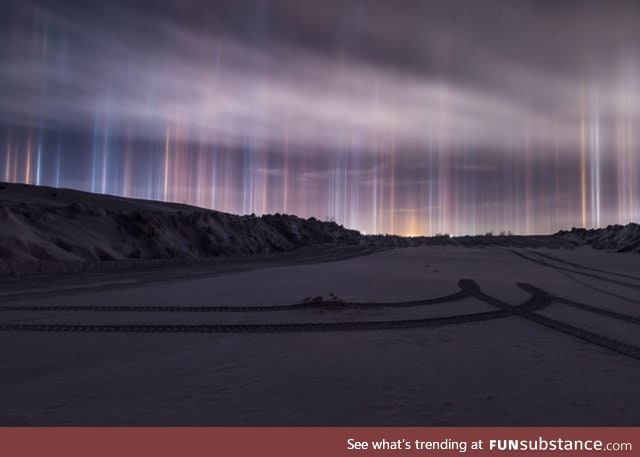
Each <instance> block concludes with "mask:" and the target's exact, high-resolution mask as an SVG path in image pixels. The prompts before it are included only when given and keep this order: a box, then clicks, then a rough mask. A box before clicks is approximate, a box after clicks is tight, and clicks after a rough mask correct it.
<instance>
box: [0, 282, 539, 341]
mask: <svg viewBox="0 0 640 457" xmlns="http://www.w3.org/2000/svg"><path fill="white" fill-rule="evenodd" d="M474 284H475V283H474ZM476 287H477V286H476ZM468 289H469V290H474V289H473V284H472V285H469V286H468ZM409 303H411V302H409ZM547 304H548V301H547V300H546V298H544V297H542V296H539V295H532V297H531V298H530V299H529V300H527V301H526V302H524V303H523V304H521V305H519V306H514V307H512V308H514V309H523V310H526V309H539V308H540V307H541V306H546V305H547ZM511 314H512V313H510V312H509V311H507V310H499V311H488V312H487V311H485V312H482V313H473V314H462V315H457V316H448V317H431V318H424V319H411V320H394V321H372V322H331V323H292V324H231V325H171V324H161V325H84V324H83V325H78V324H0V331H5V332H117V333H294V332H340V331H363V330H392V329H394V330H397V329H413V328H435V327H443V326H446V325H455V324H467V323H472V322H481V321H487V320H492V319H502V318H506V317H509V316H511Z"/></svg>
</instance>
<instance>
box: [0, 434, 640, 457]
mask: <svg viewBox="0 0 640 457" xmlns="http://www.w3.org/2000/svg"><path fill="white" fill-rule="evenodd" d="M601 453H605V454H607V455H610V456H612V457H614V456H625V457H627V456H628V457H631V456H638V455H640V427H616V428H609V427H593V428H572V427H567V428H565V427H558V428H555V427H554V428H544V427H540V428H538V427H522V428H519V427H478V428H476V427H452V428H439V427H438V428H435V427H433V428H432V427H420V428H414V427H411V428H405V427H397V428H396V427H386V428H385V427H382V428H357V427H354V428H350V427H345V428H342V427H336V428H332V427H323V428H307V427H302V428H284V427H276V428H271V427H268V428H256V427H247V428H243V427H234V428H227V427H215V428H197V427H196V428H191V427H190V428H146V427H142V428H122V427H113V428H75V427H69V428H0V455H3V456H4V455H6V456H11V457H58V456H60V457H87V456H90V457H107V456H108V457H113V456H117V457H129V456H131V457H142V456H153V457H212V456H223V457H254V456H277V457H289V456H291V457H302V456H304V457H342V456H344V457H364V456H380V457H383V456H404V457H412V456H467V455H468V456H474V457H482V456H501V455H502V456H508V455H513V456H518V457H528V456H556V455H557V456H567V457H569V456H571V457H574V456H589V455H591V456H592V455H597V454H601Z"/></svg>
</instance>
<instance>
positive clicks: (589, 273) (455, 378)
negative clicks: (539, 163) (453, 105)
mask: <svg viewBox="0 0 640 457" xmlns="http://www.w3.org/2000/svg"><path fill="white" fill-rule="evenodd" d="M342 254H344V253H342ZM342 254H336V255H335V256H334V257H333V258H334V260H333V261H322V262H320V261H318V262H314V261H313V258H314V256H313V255H311V254H310V256H309V257H304V256H301V257H298V258H296V257H295V256H293V257H279V258H277V259H276V258H275V257H274V259H276V260H269V259H267V258H265V259H263V260H262V261H256V260H250V259H249V260H244V261H242V260H229V261H228V265H225V263H224V260H217V261H215V262H212V263H211V264H210V265H209V267H208V266H207V263H206V262H200V263H196V264H193V265H188V264H185V265H181V266H179V267H173V268H169V267H167V268H160V267H158V268H148V269H146V270H140V271H135V272H134V271H132V270H131V269H130V268H129V269H126V270H123V271H121V272H118V271H117V270H116V271H111V272H97V273H82V274H80V273H77V274H71V275H57V276H54V275H49V276H47V275H41V276H33V277H21V278H15V277H14V278H10V277H6V278H1V279H0V281H1V282H2V285H3V286H4V287H2V290H0V307H1V309H2V311H1V312H0V330H3V331H0V344H2V347H3V348H4V350H3V351H2V352H1V353H0V367H1V368H0V393H1V395H0V397H1V398H2V400H1V401H0V425H204V426H206V425H380V426H385V425H465V426H466V425H629V426H638V425H640V395H638V386H639V385H640V333H639V332H638V324H639V323H640V267H638V257H637V255H634V254H616V253H606V252H602V251H594V250H592V249H589V248H585V249H575V250H550V249H531V250H524V249H514V250H510V249H505V248H488V247H487V248H457V247H439V246H432V247H419V248H407V249H395V250H387V251H382V252H377V253H374V254H371V255H366V256H358V257H351V256H350V255H342ZM316 255H319V254H318V253H316ZM349 257H351V258H349ZM331 258H332V257H331V256H325V258H324V259H323V260H330V259H331ZM335 259H338V260H335ZM461 279H472V280H474V281H475V284H477V286H478V287H479V288H480V290H481V294H480V295H478V294H475V295H474V293H467V294H466V295H464V296H462V297H459V296H458V297H457V298H458V299H454V298H445V299H443V300H442V302H439V303H431V302H423V303H420V300H425V299H433V298H436V297H449V296H454V294H460V293H461V289H460V284H459V281H460V280H461ZM517 283H529V284H531V285H533V286H535V287H537V288H539V289H541V290H542V291H544V292H541V291H538V292H536V293H535V294H533V296H534V298H536V297H537V298H536V300H538V305H539V306H538V307H537V308H527V306H532V305H531V303H529V304H527V302H528V301H531V300H532V292H530V291H527V290H525V289H523V288H521V287H518V286H517ZM482 294H484V295H482ZM318 296H322V301H319V300H318V299H317V298H316V300H315V301H314V300H313V298H314V297H318ZM486 296H489V297H490V299H486ZM483 297H485V298H483ZM545 297H546V298H545ZM545 300H546V301H545ZM416 301H418V303H415V302H416ZM492 301H493V302H494V303H492ZM403 302H404V303H403ZM406 302H410V303H406ZM296 304H302V306H296ZM358 304H367V305H366V306H358ZM375 304H383V305H384V306H375ZM282 305H294V306H292V307H291V309H288V310H283V309H282V308H278V307H281V306H282ZM516 305H522V306H524V308H513V306H516ZM114 307H116V308H114ZM117 307H127V308H117ZM150 307H156V308H150ZM157 307H169V308H167V310H166V311H163V310H158V309H157ZM221 307H236V308H237V307H266V308H263V309H261V310H248V309H244V308H243V309H241V310H240V311H238V310H236V311H233V310H232V309H228V308H221ZM270 307H271V308H270ZM274 307H275V308H274ZM43 308H44V309H43ZM107 309H108V310H107ZM169 309H171V311H169ZM496 312H502V313H503V314H502V315H496ZM487 313H493V314H490V315H488V314H487ZM532 315H533V316H532ZM460 316H461V317H460ZM470 316H476V317H477V316H480V317H477V318H472V317H470ZM438 319H441V320H438ZM398 322H400V323H398ZM407 322H408V324H407ZM359 323H361V324H359ZM298 324H304V325H298ZM376 325H378V326H377V327H376ZM105 326H111V327H105ZM131 326H137V327H135V328H134V327H131ZM177 326H181V327H177ZM198 326H207V327H206V328H205V329H204V330H203V327H198ZM123 329H128V331H127V332H123ZM107 330H110V331H107Z"/></svg>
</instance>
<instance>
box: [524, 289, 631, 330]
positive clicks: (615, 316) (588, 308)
mask: <svg viewBox="0 0 640 457" xmlns="http://www.w3.org/2000/svg"><path fill="white" fill-rule="evenodd" d="M518 287H520V288H521V289H523V290H525V291H526V292H529V293H530V294H538V295H547V296H549V297H550V298H551V300H552V301H554V302H557V303H562V304H564V305H568V306H571V307H573V308H576V309H580V310H582V311H587V312H589V313H594V314H600V315H602V316H607V317H610V318H612V319H618V320H620V321H624V322H629V323H630V324H637V325H640V317H637V316H631V315H629V314H623V313H617V312H615V311H610V310H608V309H603V308H598V307H596V306H591V305H585V304H584V303H579V302H577V301H573V300H569V299H567V298H562V297H558V296H556V295H551V294H549V293H548V292H545V291H544V290H542V289H540V288H538V287H535V286H532V285H531V284H518Z"/></svg>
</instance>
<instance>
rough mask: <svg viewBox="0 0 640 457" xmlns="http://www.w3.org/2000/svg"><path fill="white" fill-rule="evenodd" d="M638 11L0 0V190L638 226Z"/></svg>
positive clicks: (229, 208)
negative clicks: (27, 187)
mask: <svg viewBox="0 0 640 457" xmlns="http://www.w3.org/2000/svg"><path fill="white" fill-rule="evenodd" d="M639 24H640V2H638V1H636V0H629V1H619V0H597V1H588V0H562V1H550V0H527V1H525V0H503V1H491V0H483V1H478V0H458V1H453V0H448V1H445V0H438V1H429V0H421V1H418V0H393V1H392V0H385V1H377V0H340V1H338V0H324V1H307V0H255V1H250V0H234V1H222V0H219V1H204V0H196V1H183V0H158V1H153V2H151V1H147V2H143V1H135V0H134V1H118V0H116V1H101V2H97V1H66V0H57V1H55V2H53V1H51V2H38V1H34V2H28V1H20V2H15V1H11V0H9V1H7V0H4V1H3V2H2V4H1V6H0V62H1V63H2V64H1V65H0V180H4V181H11V182H26V183H33V184H41V185H50V186H59V187H70V188H75V189H81V190H88V191H92V192H99V193H108V194H115V195H124V196H130V197H139V198H146V199H156V200H166V201H174V202H184V203H190V204H194V205H198V206H202V207H207V208H214V209H217V210H221V211H226V212H231V213H239V214H250V213H255V214H257V215H260V214H264V213H276V212H280V213H288V214H297V215H299V216H304V217H309V216H314V217H316V218H319V219H322V220H335V221H336V222H338V223H341V224H344V225H345V226H347V227H350V228H355V229H358V230H361V231H363V232H366V233H395V234H401V235H421V234H424V235H434V234H437V233H450V234H455V235H464V234H477V233H485V232H488V231H493V232H494V233H498V232H500V231H505V232H506V231H511V232H513V233H519V234H531V233H550V232H554V231H557V230H559V229H564V228H571V227H572V226H576V227H583V226H584V227H596V226H604V225H607V224H612V223H627V222H631V221H638V220H639V219H640V182H639V179H640V150H639V147H640V130H639V128H638V127H639V126H640V25H639Z"/></svg>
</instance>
